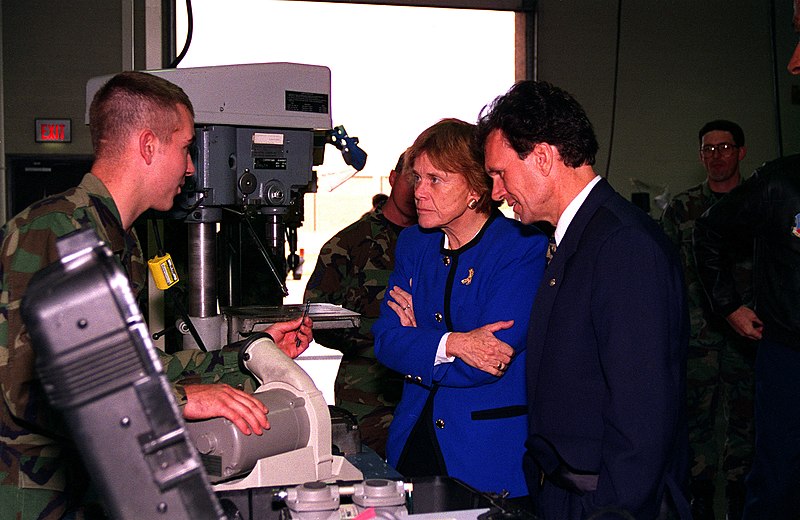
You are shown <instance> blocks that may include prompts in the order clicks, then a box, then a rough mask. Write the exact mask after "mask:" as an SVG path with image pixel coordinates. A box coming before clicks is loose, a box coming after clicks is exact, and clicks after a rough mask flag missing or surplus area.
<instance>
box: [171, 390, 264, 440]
mask: <svg viewBox="0 0 800 520" xmlns="http://www.w3.org/2000/svg"><path fill="white" fill-rule="evenodd" d="M184 390H185V391H186V406H184V407H183V418H184V419H189V420H197V419H213V418H215V417H225V418H226V419H228V420H229V421H231V422H232V423H233V424H235V425H236V427H237V428H239V430H241V431H242V433H244V434H245V435H250V434H251V433H255V434H256V435H261V434H262V433H263V432H264V430H265V429H269V421H267V412H268V410H267V407H266V406H264V403H262V402H261V401H259V400H258V399H256V398H255V397H253V396H252V395H250V394H248V393H246V392H242V391H241V390H237V389H236V388H233V387H232V386H230V385H226V384H224V383H218V384H213V385H186V386H184Z"/></svg>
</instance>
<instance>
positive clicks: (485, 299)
mask: <svg viewBox="0 0 800 520" xmlns="http://www.w3.org/2000/svg"><path fill="white" fill-rule="evenodd" d="M473 132H474V125H471V124H469V123H465V122H463V121H459V120H456V119H445V120H442V121H440V122H438V123H437V124H435V125H433V126H432V127H430V128H428V129H427V130H425V131H424V132H423V133H422V134H421V135H420V136H419V137H418V138H417V140H416V141H415V142H414V144H413V145H412V147H411V148H409V150H408V151H407V152H406V165H407V168H411V173H412V177H413V179H414V195H415V198H416V203H417V213H418V216H419V225H417V226H413V227H410V228H407V229H406V230H404V231H403V232H402V233H401V234H400V237H399V239H398V242H397V248H396V251H395V256H396V258H395V269H394V272H393V273H392V275H391V277H390V279H389V285H388V287H390V288H391V290H390V291H389V294H388V295H387V296H386V297H385V298H384V299H383V302H382V304H381V315H380V318H379V319H378V321H377V322H376V324H375V325H374V327H373V329H372V331H373V334H374V336H375V353H376V355H377V358H378V360H379V361H380V362H381V363H383V364H384V365H386V366H388V367H389V368H391V369H393V370H396V371H398V372H400V373H401V374H404V375H405V384H404V388H403V396H402V399H401V401H400V403H399V404H398V406H397V409H396V411H395V415H394V419H393V421H392V424H391V426H390V428H389V440H388V444H387V456H388V461H389V463H390V464H391V465H392V466H394V467H395V468H397V470H398V471H399V472H400V473H401V474H403V475H404V476H405V477H420V476H432V475H448V476H451V477H455V478H458V479H460V480H462V481H464V482H466V483H467V484H469V485H471V486H472V487H474V488H476V489H477V490H479V491H484V492H494V493H502V492H504V491H507V492H508V493H509V496H511V497H517V496H523V495H526V494H527V491H526V486H525V480H524V476H523V472H522V454H523V452H524V450H525V447H524V442H525V439H526V436H527V417H526V398H525V335H526V331H527V329H528V318H529V315H530V309H531V306H532V304H533V298H534V295H535V293H536V288H537V287H538V285H539V280H540V278H541V276H542V272H543V270H544V265H545V251H546V248H547V239H546V237H545V236H544V235H543V234H542V233H541V232H540V231H539V230H538V229H536V228H534V227H530V226H524V225H522V224H520V223H518V222H516V221H514V220H511V219H508V218H506V217H504V216H503V215H502V214H501V213H500V212H499V211H498V210H497V209H496V206H495V205H494V203H493V202H492V199H491V185H490V179H489V178H488V176H486V175H485V173H484V169H483V157H482V154H481V152H480V150H477V149H476V148H475V146H474V144H473Z"/></svg>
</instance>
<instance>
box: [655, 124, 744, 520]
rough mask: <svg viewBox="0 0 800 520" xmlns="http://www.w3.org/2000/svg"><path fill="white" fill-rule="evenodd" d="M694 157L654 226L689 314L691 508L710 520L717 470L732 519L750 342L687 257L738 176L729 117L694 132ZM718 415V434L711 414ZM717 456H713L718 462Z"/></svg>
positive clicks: (738, 501) (740, 135)
mask: <svg viewBox="0 0 800 520" xmlns="http://www.w3.org/2000/svg"><path fill="white" fill-rule="evenodd" d="M699 139H700V161H701V162H702V163H703V167H704V168H705V170H706V172H707V176H706V180H705V181H703V182H702V183H701V184H698V185H697V186H694V187H692V188H689V189H688V190H686V191H684V192H682V193H679V194H678V195H676V196H675V197H674V198H673V199H672V201H671V202H670V204H669V206H668V207H667V208H666V210H665V211H664V214H663V216H662V218H661V225H662V227H663V229H664V231H665V232H666V233H667V235H668V236H669V237H670V238H671V239H672V241H673V242H674V243H675V245H676V246H677V247H678V248H679V249H680V253H681V260H682V262H683V267H684V271H685V274H686V282H687V286H688V287H687V289H688V297H689V306H690V307H689V309H690V316H691V327H692V328H691V338H690V342H689V357H688V362H687V385H688V389H687V400H688V414H689V415H688V417H689V441H690V446H691V448H692V452H693V457H694V458H693V461H692V482H691V491H692V514H693V516H694V518H695V519H696V520H713V519H714V518H715V517H714V511H713V503H714V493H715V489H714V484H715V482H716V479H717V472H718V469H719V468H720V462H721V469H722V471H723V472H724V473H725V479H726V481H727V486H726V498H727V503H728V512H727V515H728V516H727V518H729V519H730V520H739V519H741V517H742V510H743V508H744V498H745V487H744V478H745V476H746V475H747V473H748V471H749V470H750V465H751V462H752V458H753V442H754V432H753V392H754V389H753V384H754V383H753V363H754V360H755V344H754V343H753V342H752V341H750V340H747V339H745V338H743V337H742V336H740V335H739V334H737V333H736V331H735V330H734V329H733V328H732V327H731V325H730V324H728V323H727V322H726V321H725V319H723V318H722V317H720V316H719V315H717V314H715V313H714V312H712V310H711V306H710V304H709V302H708V299H707V298H706V295H705V293H704V292H703V287H702V286H701V285H700V280H699V278H698V274H697V269H696V267H695V260H694V248H693V245H692V231H693V230H694V225H695V220H696V219H697V218H698V217H700V215H702V214H703V213H704V212H705V211H706V210H707V209H708V208H710V207H711V206H712V205H713V204H714V203H716V202H717V201H718V200H719V199H720V198H721V197H722V196H723V195H725V194H726V193H727V192H729V191H730V190H732V189H733V188H735V187H736V186H737V185H739V184H740V182H741V173H740V171H739V162H740V161H741V160H742V159H743V158H744V156H745V154H746V148H745V143H744V132H743V131H742V129H741V128H740V127H739V125H737V124H736V123H733V122H731V121H724V120H716V121H711V122H709V123H706V124H705V125H704V126H703V127H702V128H701V129H700V132H699ZM752 255H753V252H752V250H743V251H739V252H738V253H737V263H736V279H737V282H738V288H739V293H740V294H742V295H745V297H746V298H748V301H749V298H751V296H752V286H751V272H752ZM717 419H722V420H723V421H725V425H724V435H723V436H719V435H718V434H717V433H716V431H715V430H716V420H717ZM720 459H721V460H720Z"/></svg>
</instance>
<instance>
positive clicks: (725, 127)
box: [697, 119, 744, 146]
mask: <svg viewBox="0 0 800 520" xmlns="http://www.w3.org/2000/svg"><path fill="white" fill-rule="evenodd" d="M714 130H721V131H723V132H728V133H730V134H731V135H732V136H733V144H735V145H736V146H744V130H742V127H741V126H739V125H737V124H736V123H734V122H733V121H728V120H727V119H715V120H713V121H709V122H708V123H706V124H704V125H703V128H701V129H700V131H699V132H698V133H697V140H698V141H699V142H700V144H703V136H704V135H706V134H707V133H709V132H713V131H714Z"/></svg>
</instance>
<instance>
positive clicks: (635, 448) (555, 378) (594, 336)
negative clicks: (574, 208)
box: [525, 180, 689, 520]
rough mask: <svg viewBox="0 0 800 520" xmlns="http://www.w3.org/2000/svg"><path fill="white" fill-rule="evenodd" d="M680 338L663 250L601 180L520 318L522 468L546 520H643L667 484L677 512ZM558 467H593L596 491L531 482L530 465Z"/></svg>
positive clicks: (674, 271)
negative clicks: (524, 388)
mask: <svg viewBox="0 0 800 520" xmlns="http://www.w3.org/2000/svg"><path fill="white" fill-rule="evenodd" d="M687 342H688V314H687V310H686V303H685V292H684V282H683V274H682V271H681V266H680V263H679V260H678V257H677V254H676V251H675V249H674V246H672V244H670V243H669V242H668V240H667V238H666V236H665V235H664V234H663V232H662V231H661V230H660V229H659V228H658V226H657V224H656V223H655V222H654V221H653V220H652V219H651V218H650V217H649V216H648V215H646V214H645V213H644V212H642V211H641V210H640V209H638V208H636V207H635V206H633V205H632V204H631V203H629V202H628V201H626V200H625V199H624V198H622V197H621V196H620V195H619V194H618V193H616V192H615V191H614V190H613V189H612V188H611V186H610V185H609V184H608V183H607V182H606V181H605V180H601V181H600V182H599V183H598V184H597V185H596V186H595V187H594V188H593V189H592V191H591V193H590V194H589V197H588V198H587V199H586V201H584V203H583V205H582V206H581V207H580V209H579V210H578V212H577V214H576V215H575V218H574V219H573V221H572V222H571V223H570V225H569V227H568V228H567V230H566V233H565V235H564V238H563V240H562V241H561V244H559V247H558V250H557V251H556V253H555V256H554V258H553V260H552V261H551V262H550V264H549V265H548V266H547V269H546V271H545V274H544V277H543V278H542V283H541V285H540V287H539V291H538V294H537V296H536V300H535V303H534V306H533V311H532V314H531V321H530V328H529V333H528V403H529V404H528V406H529V421H530V424H529V437H528V442H527V443H526V446H527V449H528V451H527V453H526V455H525V458H526V461H525V466H526V478H527V480H528V486H529V491H530V492H531V495H532V497H533V499H534V500H535V502H536V504H537V507H538V511H539V514H540V515H542V516H543V517H544V518H545V519H546V520H549V519H559V520H563V519H579V518H585V517H586V516H588V515H589V514H591V513H592V512H595V511H597V510H598V509H604V508H611V509H617V510H625V511H627V512H629V513H631V514H632V515H633V516H634V517H635V518H637V519H638V518H643V519H648V520H651V519H654V518H657V517H658V514H659V508H660V506H661V502H662V499H663V498H664V494H665V492H667V491H666V490H669V495H668V496H667V500H671V501H672V502H674V504H673V507H676V508H677V509H678V510H679V511H682V512H683V513H684V514H685V515H686V517H687V518H688V514H689V513H688V504H687V502H686V498H685V483H686V480H687V478H688V452H687V431H686V419H685V381H686V369H685V366H686V349H687ZM565 468H566V469H568V470H569V471H572V472H573V473H587V474H596V475H597V476H598V480H597V489H596V490H595V491H588V492H585V493H584V494H583V495H581V494H580V493H574V492H568V491H564V490H563V489H562V488H561V487H558V486H555V485H553V484H552V482H553V481H552V480H549V479H547V480H545V481H544V484H542V483H541V482H542V480H541V471H544V472H545V474H555V473H557V472H558V471H559V470H564V469H565ZM670 497H671V498H670ZM681 516H682V517H684V515H683V514H682V515H681Z"/></svg>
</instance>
